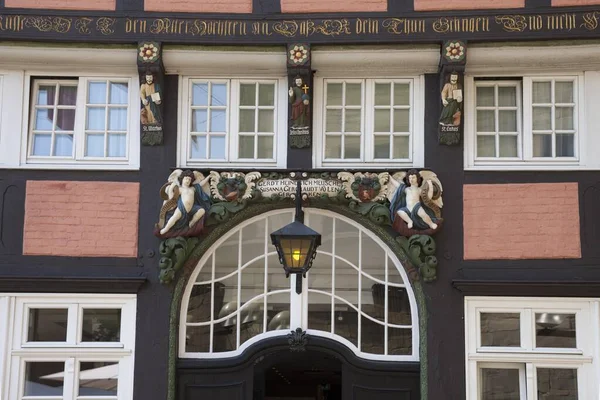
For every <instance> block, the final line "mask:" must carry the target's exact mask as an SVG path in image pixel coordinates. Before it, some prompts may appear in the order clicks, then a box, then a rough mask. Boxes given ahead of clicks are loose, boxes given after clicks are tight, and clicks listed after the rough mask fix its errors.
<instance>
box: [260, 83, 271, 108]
mask: <svg viewBox="0 0 600 400" xmlns="http://www.w3.org/2000/svg"><path fill="white" fill-rule="evenodd" d="M258 105H259V106H273V105H275V85H272V84H264V83H261V84H259V85H258Z"/></svg>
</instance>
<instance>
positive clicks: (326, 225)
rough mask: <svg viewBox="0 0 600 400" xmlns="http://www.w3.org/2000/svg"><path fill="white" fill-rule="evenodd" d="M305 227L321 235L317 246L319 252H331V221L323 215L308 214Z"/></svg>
mask: <svg viewBox="0 0 600 400" xmlns="http://www.w3.org/2000/svg"><path fill="white" fill-rule="evenodd" d="M307 225H308V226H310V227H311V228H312V229H314V230H315V231H317V232H319V233H320V234H321V246H319V250H320V251H326V252H331V249H332V238H333V219H332V218H331V217H327V216H325V215H320V214H310V216H309V220H308V224H307ZM319 250H318V251H319ZM316 261H317V259H315V262H316ZM330 267H331V263H330Z"/></svg>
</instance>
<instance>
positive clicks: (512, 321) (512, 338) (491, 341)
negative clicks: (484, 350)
mask: <svg viewBox="0 0 600 400" xmlns="http://www.w3.org/2000/svg"><path fill="white" fill-rule="evenodd" d="M480 318H481V345H482V346H501V347H519V346H520V345H521V314H519V313H481V314H480Z"/></svg>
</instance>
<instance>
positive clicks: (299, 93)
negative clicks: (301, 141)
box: [288, 75, 310, 129]
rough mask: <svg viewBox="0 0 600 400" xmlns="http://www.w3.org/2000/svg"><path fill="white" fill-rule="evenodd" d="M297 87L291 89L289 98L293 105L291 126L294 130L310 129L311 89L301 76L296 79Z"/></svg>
mask: <svg viewBox="0 0 600 400" xmlns="http://www.w3.org/2000/svg"><path fill="white" fill-rule="evenodd" d="M294 84H295V86H293V87H290V90H289V91H288V96H289V98H290V104H291V105H292V115H291V126H292V127H294V128H306V129H307V128H308V125H309V116H310V107H309V104H310V97H309V95H308V90H309V89H310V88H309V87H308V86H307V85H306V84H305V83H304V81H303V80H302V77H300V75H297V76H296V77H295V78H294Z"/></svg>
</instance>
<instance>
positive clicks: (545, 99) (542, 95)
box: [533, 82, 552, 104]
mask: <svg viewBox="0 0 600 400" xmlns="http://www.w3.org/2000/svg"><path fill="white" fill-rule="evenodd" d="M551 85H552V83H551V82H533V103H534V104H541V103H552V93H551V91H552V90H551V87H552V86H551Z"/></svg>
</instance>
